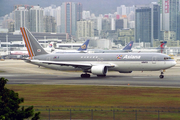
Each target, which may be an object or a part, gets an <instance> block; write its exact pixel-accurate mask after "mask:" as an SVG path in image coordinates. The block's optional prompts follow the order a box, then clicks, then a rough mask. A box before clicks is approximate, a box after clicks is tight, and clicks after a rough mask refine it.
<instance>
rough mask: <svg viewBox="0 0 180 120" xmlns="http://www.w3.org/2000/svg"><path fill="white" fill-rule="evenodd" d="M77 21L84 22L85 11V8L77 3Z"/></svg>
mask: <svg viewBox="0 0 180 120" xmlns="http://www.w3.org/2000/svg"><path fill="white" fill-rule="evenodd" d="M76 5H77V21H80V20H82V11H83V10H82V9H83V6H82V4H81V3H77V4H76Z"/></svg>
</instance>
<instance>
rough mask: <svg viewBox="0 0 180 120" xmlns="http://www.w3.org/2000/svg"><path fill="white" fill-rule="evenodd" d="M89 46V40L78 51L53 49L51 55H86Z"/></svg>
mask: <svg viewBox="0 0 180 120" xmlns="http://www.w3.org/2000/svg"><path fill="white" fill-rule="evenodd" d="M88 44H89V40H86V41H85V42H84V43H83V44H82V45H81V46H80V47H79V49H78V50H59V49H55V50H54V51H53V53H87V51H86V50H87V46H88Z"/></svg>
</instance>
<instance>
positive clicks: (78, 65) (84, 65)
mask: <svg viewBox="0 0 180 120" xmlns="http://www.w3.org/2000/svg"><path fill="white" fill-rule="evenodd" d="M30 61H31V62H34V63H44V64H49V65H50V64H53V65H61V66H72V67H75V68H82V69H90V68H91V67H92V66H98V65H103V66H106V67H114V66H115V65H112V64H109V63H92V64H91V63H80V62H79V63H77V62H60V61H43V60H30Z"/></svg>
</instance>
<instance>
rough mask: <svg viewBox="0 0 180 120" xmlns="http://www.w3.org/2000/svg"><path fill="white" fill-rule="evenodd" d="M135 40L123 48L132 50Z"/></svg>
mask: <svg viewBox="0 0 180 120" xmlns="http://www.w3.org/2000/svg"><path fill="white" fill-rule="evenodd" d="M133 42H134V41H131V42H129V43H128V44H127V45H126V46H125V47H124V48H123V50H131V48H132V46H133Z"/></svg>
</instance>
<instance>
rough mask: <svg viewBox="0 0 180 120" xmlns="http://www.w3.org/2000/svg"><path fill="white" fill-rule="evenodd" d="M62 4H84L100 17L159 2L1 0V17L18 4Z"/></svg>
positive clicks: (121, 0)
mask: <svg viewBox="0 0 180 120" xmlns="http://www.w3.org/2000/svg"><path fill="white" fill-rule="evenodd" d="M62 2H80V3H82V4H83V10H89V11H90V12H91V13H95V14H96V15H98V14H105V13H107V14H108V13H114V12H116V9H117V7H118V6H120V5H126V6H131V5H142V4H149V3H151V2H157V0H0V16H4V15H5V14H8V13H10V12H11V11H13V6H14V5H17V4H23V5H24V4H26V5H38V4H39V5H40V6H41V7H47V6H50V5H51V4H55V5H56V6H60V5H61V4H62Z"/></svg>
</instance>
